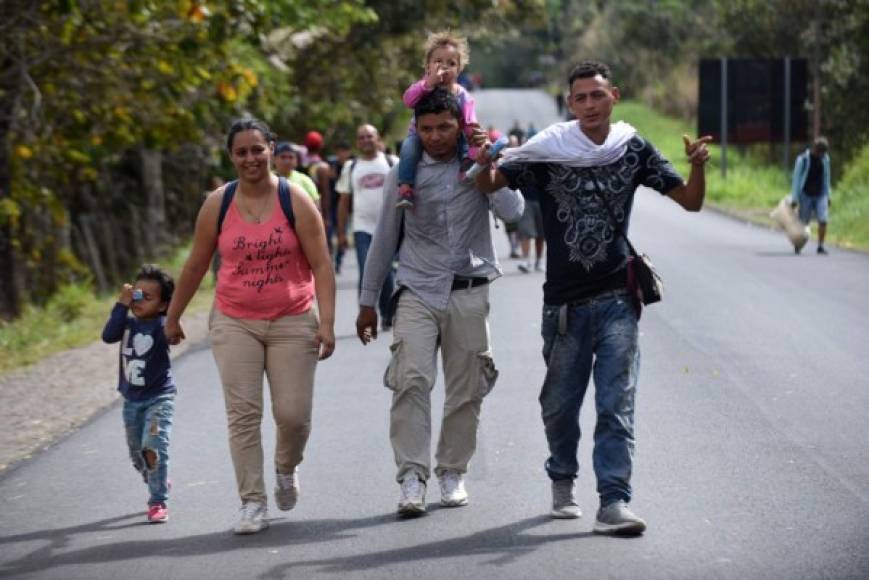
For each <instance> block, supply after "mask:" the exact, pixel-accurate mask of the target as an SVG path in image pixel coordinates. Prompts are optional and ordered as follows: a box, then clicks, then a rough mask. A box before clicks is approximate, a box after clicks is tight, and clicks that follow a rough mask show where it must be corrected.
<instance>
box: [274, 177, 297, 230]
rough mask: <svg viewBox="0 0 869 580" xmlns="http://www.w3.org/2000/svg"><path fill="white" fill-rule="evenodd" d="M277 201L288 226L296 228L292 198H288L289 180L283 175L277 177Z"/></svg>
mask: <svg viewBox="0 0 869 580" xmlns="http://www.w3.org/2000/svg"><path fill="white" fill-rule="evenodd" d="M278 201H280V202H281V209H282V210H284V215H285V216H286V218H287V221H288V222H290V227H291V228H293V229H296V215H295V214H294V213H293V200H292V199H291V198H290V182H289V181H287V180H286V178H284V177H278Z"/></svg>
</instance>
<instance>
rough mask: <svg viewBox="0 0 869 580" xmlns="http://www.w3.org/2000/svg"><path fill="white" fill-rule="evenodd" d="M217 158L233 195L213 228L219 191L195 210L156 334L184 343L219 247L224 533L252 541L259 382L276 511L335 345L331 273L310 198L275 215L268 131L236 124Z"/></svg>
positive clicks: (257, 492) (290, 492) (257, 519)
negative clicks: (272, 440)
mask: <svg viewBox="0 0 869 580" xmlns="http://www.w3.org/2000/svg"><path fill="white" fill-rule="evenodd" d="M227 150H228V152H229V156H230V158H231V159H232V163H233V165H234V166H235V169H236V171H237V172H238V182H237V186H236V188H235V194H234V197H233V198H232V202H231V204H230V205H229V207H228V209H227V211H226V214H225V215H224V217H223V222H222V224H221V225H220V227H218V221H219V219H220V214H221V204H222V201H223V196H224V193H225V190H226V187H221V188H218V189H217V190H215V191H214V192H212V193H211V194H210V195H209V196H208V198H207V199H206V200H205V203H204V204H203V205H202V208H201V209H200V211H199V216H198V217H197V220H196V232H195V234H194V238H193V248H192V250H191V252H190V257H189V258H188V259H187V262H186V263H185V264H184V268H183V270H182V272H181V276H180V277H179V279H178V284H177V286H176V289H175V294H174V295H173V297H172V302H171V303H170V305H169V310H168V312H167V315H166V326H165V332H166V337H167V338H168V340H169V343H170V344H178V343H179V342H180V341H181V340H183V339H184V330H183V328H182V326H181V321H180V319H181V315H182V313H183V312H184V309H185V308H186V307H187V304H188V303H189V302H190V299H191V298H192V297H193V295H194V294H195V293H196V290H197V288H198V287H199V284H200V283H201V281H202V278H203V276H205V274H206V272H207V271H208V268H209V266H210V264H211V257H212V255H213V254H214V251H215V250H217V251H218V252H219V255H220V270H219V271H218V274H217V289H216V292H215V300H214V309H213V311H212V316H211V322H210V337H211V344H212V351H213V353H214V358H215V361H216V362H217V367H218V370H219V372H220V380H221V382H222V383H223V392H224V398H225V401H226V414H227V422H228V426H229V442H230V452H231V454H232V462H233V465H234V467H235V475H236V481H237V484H238V493H239V496H240V499H241V514H240V518H239V521H238V524H236V526H235V529H234V531H235V533H238V534H252V533H256V532H259V531H260V530H262V529H264V528H266V527H267V526H268V521H267V520H266V519H265V516H266V489H265V479H264V476H263V454H262V435H261V423H262V414H263V375H264V374H267V375H268V379H269V389H270V394H271V399H272V413H273V415H274V419H275V424H276V427H277V429H276V433H277V444H276V447H275V472H276V475H275V479H276V482H277V485H276V487H275V492H274V493H275V498H274V499H275V502H276V504H277V506H278V508H280V509H282V510H289V509H292V508H293V507H294V506H295V504H296V500H297V499H298V495H299V478H298V472H297V469H296V468H297V466H298V465H299V463H301V461H302V455H303V452H304V449H305V445H306V443H307V440H308V435H309V433H310V430H311V406H312V400H313V390H314V371H315V369H316V366H317V361H318V360H322V359H325V358H327V357H329V356H330V355H331V354H332V351H333V350H334V349H335V330H334V326H335V276H334V272H333V271H332V263H331V260H330V257H329V250H328V248H327V246H326V234H325V231H324V229H323V221H322V219H321V217H320V213H319V212H318V211H317V208H316V206H315V205H314V202H313V201H312V200H311V198H310V197H309V196H308V195H307V194H306V193H305V192H304V191H302V189H300V188H299V187H298V186H296V185H288V187H289V191H290V201H291V205H292V215H293V217H294V220H293V221H292V222H291V221H290V220H289V219H288V216H287V214H286V213H285V212H284V210H283V208H282V207H281V204H280V201H279V196H278V187H279V178H278V177H277V176H275V175H274V174H273V173H272V170H271V160H272V156H273V151H274V139H273V138H272V134H271V131H270V130H269V128H268V127H267V126H266V125H265V124H264V123H263V122H261V121H258V120H256V119H251V118H246V119H241V120H239V121H236V122H235V123H233V125H232V127H231V128H230V130H229V134H228V136H227ZM293 222H294V223H293ZM315 297H316V304H317V308H314V298H315ZM318 310H319V312H318Z"/></svg>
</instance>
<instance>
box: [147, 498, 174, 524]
mask: <svg viewBox="0 0 869 580" xmlns="http://www.w3.org/2000/svg"><path fill="white" fill-rule="evenodd" d="M168 520H169V508H167V507H166V505H165V504H162V503H155V504H154V505H152V506H148V521H149V522H151V523H152V524H162V523H163V522H166V521H168Z"/></svg>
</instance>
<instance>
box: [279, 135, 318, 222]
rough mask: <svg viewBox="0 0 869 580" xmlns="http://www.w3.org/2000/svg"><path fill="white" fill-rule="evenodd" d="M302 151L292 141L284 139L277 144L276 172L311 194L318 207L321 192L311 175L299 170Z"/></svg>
mask: <svg viewBox="0 0 869 580" xmlns="http://www.w3.org/2000/svg"><path fill="white" fill-rule="evenodd" d="M300 157H301V151H299V150H298V148H296V147H294V146H293V144H292V143H287V142H286V141H282V142H280V143H278V144H277V145H276V146H275V173H276V174H278V175H280V176H281V177H285V178H286V179H287V181H289V182H290V183H294V184H296V185H298V186H299V187H301V188H302V190H303V191H304V192H305V193H307V194H308V196H310V198H311V199H312V200H314V203H315V204H316V205H317V207H318V208H319V207H320V192H318V191H317V186H316V184H315V183H314V180H312V179H311V178H310V177H308V176H307V175H305V174H304V173H302V172H301V171H299V170H298V167H299V164H300Z"/></svg>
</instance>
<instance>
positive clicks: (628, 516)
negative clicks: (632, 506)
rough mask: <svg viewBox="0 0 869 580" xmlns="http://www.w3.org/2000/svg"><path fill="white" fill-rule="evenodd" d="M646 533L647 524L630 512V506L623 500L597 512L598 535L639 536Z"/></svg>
mask: <svg viewBox="0 0 869 580" xmlns="http://www.w3.org/2000/svg"><path fill="white" fill-rule="evenodd" d="M644 531H646V522H644V521H643V520H642V519H641V518H639V517H637V516H636V515H635V514H634V512H632V511H631V510H629V509H628V504H627V503H625V502H624V501H623V500H618V501H615V502H613V503H611V504H609V505H606V506H603V507H601V508H600V509H599V510H598V511H597V521H596V522H594V532H595V533H596V534H612V535H614V536H638V535H640V534H642V533H643V532H644Z"/></svg>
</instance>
